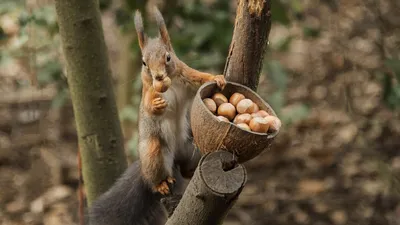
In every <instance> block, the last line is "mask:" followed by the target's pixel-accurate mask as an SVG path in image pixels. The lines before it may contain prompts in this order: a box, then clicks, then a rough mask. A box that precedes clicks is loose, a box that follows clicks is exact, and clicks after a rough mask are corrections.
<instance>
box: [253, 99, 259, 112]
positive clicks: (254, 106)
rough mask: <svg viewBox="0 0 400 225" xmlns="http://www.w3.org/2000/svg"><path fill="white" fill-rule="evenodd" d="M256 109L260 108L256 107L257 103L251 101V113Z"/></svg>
mask: <svg viewBox="0 0 400 225" xmlns="http://www.w3.org/2000/svg"><path fill="white" fill-rule="evenodd" d="M258 110H260V108H259V107H258V105H257V104H256V103H255V102H253V105H252V109H251V113H256V112H258Z"/></svg>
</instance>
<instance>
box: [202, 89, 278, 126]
mask: <svg viewBox="0 0 400 225" xmlns="http://www.w3.org/2000/svg"><path fill="white" fill-rule="evenodd" d="M203 103H204V104H205V105H206V107H207V108H208V109H209V110H210V111H211V112H212V113H213V114H214V115H216V116H217V118H218V119H219V120H221V121H225V122H228V123H229V122H233V123H234V124H235V125H236V126H238V127H239V128H241V129H244V130H247V131H254V132H258V133H267V132H274V131H277V130H279V128H280V127H281V121H280V119H279V118H277V117H276V116H272V115H269V114H268V112H266V111H265V110H260V109H259V106H258V105H257V104H256V103H254V102H253V101H252V100H250V99H248V98H246V97H245V96H244V95H243V94H241V93H238V92H236V93H234V94H232V96H231V97H230V98H229V100H228V98H227V97H226V96H225V95H223V94H222V93H219V92H217V93H215V94H214V95H213V96H212V97H211V98H205V99H203Z"/></svg>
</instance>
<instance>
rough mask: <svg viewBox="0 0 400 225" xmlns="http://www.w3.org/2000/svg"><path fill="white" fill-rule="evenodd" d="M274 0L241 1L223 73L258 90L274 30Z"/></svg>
mask: <svg viewBox="0 0 400 225" xmlns="http://www.w3.org/2000/svg"><path fill="white" fill-rule="evenodd" d="M270 10H271V0H239V1H238V7H237V10H236V20H235V29H234V31H233V37H232V42H231V44H230V49H229V54H228V58H227V61H226V64H225V69H224V75H225V77H226V79H227V80H229V81H232V82H236V83H240V84H243V85H245V86H248V87H249V88H251V89H253V90H254V91H256V90H257V86H258V81H259V78H260V71H261V67H262V62H263V58H264V52H265V49H266V46H267V43H268V36H269V31H270V29H271V11H270Z"/></svg>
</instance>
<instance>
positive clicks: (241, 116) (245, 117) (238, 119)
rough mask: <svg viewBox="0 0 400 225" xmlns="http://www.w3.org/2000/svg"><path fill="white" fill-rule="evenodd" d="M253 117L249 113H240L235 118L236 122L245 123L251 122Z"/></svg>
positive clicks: (234, 121)
mask: <svg viewBox="0 0 400 225" xmlns="http://www.w3.org/2000/svg"><path fill="white" fill-rule="evenodd" d="M251 119H252V117H251V115H250V114H248V113H243V114H239V115H237V116H236V117H235V119H234V120H233V123H234V124H239V123H245V124H249V123H250V120H251Z"/></svg>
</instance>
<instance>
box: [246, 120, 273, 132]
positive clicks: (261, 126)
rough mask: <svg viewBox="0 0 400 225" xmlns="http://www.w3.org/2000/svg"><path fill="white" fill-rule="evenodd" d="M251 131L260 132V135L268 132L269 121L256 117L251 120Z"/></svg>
mask: <svg viewBox="0 0 400 225" xmlns="http://www.w3.org/2000/svg"><path fill="white" fill-rule="evenodd" d="M249 126H250V129H251V130H252V131H254V132H259V133H266V132H267V131H268V128H269V126H270V124H269V123H268V120H266V119H265V118H262V117H256V118H253V119H252V120H250V124H249Z"/></svg>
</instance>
